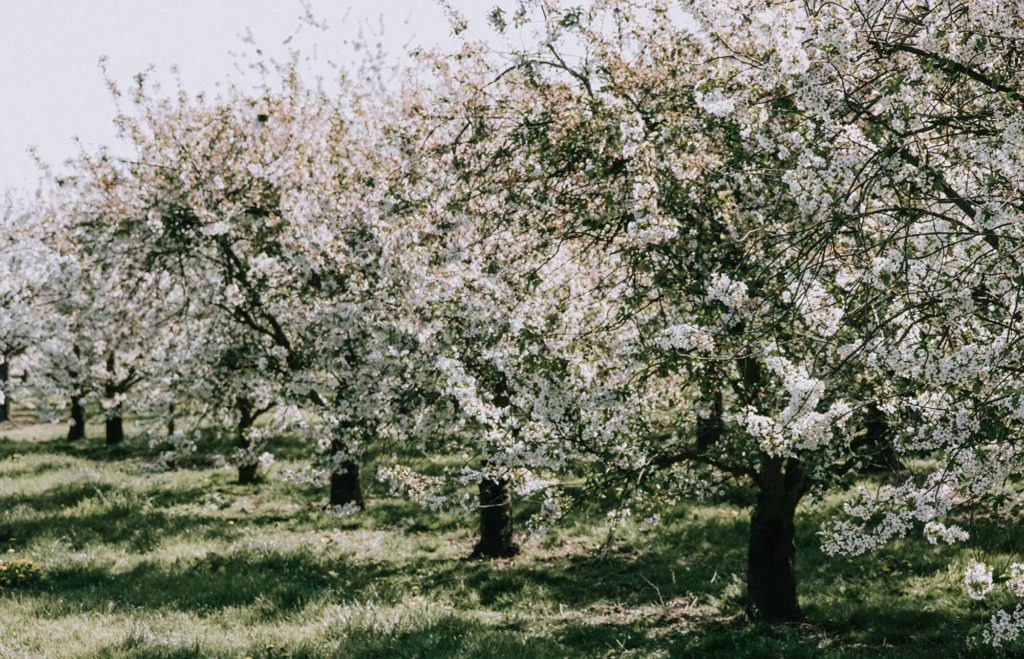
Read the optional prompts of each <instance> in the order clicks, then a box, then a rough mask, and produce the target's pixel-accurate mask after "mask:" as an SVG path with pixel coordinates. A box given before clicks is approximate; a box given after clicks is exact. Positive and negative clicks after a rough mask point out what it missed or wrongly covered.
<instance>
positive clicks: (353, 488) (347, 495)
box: [331, 460, 366, 510]
mask: <svg viewBox="0 0 1024 659" xmlns="http://www.w3.org/2000/svg"><path fill="white" fill-rule="evenodd" d="M341 466H342V467H344V469H345V471H344V473H335V474H331V505H332V506H344V505H347V504H350V503H354V504H355V505H356V506H358V507H359V509H360V510H362V509H363V508H365V507H366V503H365V502H364V501H363V483H362V479H361V478H360V471H361V470H360V466H359V463H358V462H356V461H354V460H347V461H345V462H342V463H341Z"/></svg>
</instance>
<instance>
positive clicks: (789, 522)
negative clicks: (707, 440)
mask: <svg viewBox="0 0 1024 659" xmlns="http://www.w3.org/2000/svg"><path fill="white" fill-rule="evenodd" d="M784 465H785V467H786V470H785V473H784V472H783V466H784ZM758 480H759V482H758V485H759V487H758V492H757V504H756V506H755V507H754V512H753V513H752V514H751V517H750V544H749V546H748V550H747V615H748V616H749V617H750V618H751V619H753V620H761V621H765V622H795V621H800V620H803V614H802V613H801V612H800V606H799V604H798V602H797V596H796V572H795V570H794V564H795V559H796V547H795V546H794V544H793V535H794V532H795V530H796V527H795V524H794V521H793V519H794V514H795V513H796V504H797V502H798V501H799V500H800V496H801V494H802V488H803V477H802V473H801V472H800V467H799V464H798V462H797V461H796V460H793V459H784V458H774V457H769V456H762V458H761V471H760V474H759V479H758Z"/></svg>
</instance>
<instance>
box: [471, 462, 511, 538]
mask: <svg viewBox="0 0 1024 659" xmlns="http://www.w3.org/2000/svg"><path fill="white" fill-rule="evenodd" d="M518 553H519V545H517V544H516V543H514V542H513V541H512V494H511V492H509V489H508V480H507V479H500V480H491V479H489V478H484V479H483V480H481V481H480V540H479V542H477V543H476V547H474V548H473V554H472V556H473V557H474V558H507V557H509V556H515V555H516V554H518Z"/></svg>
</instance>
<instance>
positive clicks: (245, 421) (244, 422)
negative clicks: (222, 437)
mask: <svg viewBox="0 0 1024 659" xmlns="http://www.w3.org/2000/svg"><path fill="white" fill-rule="evenodd" d="M235 405H236V407H237V408H238V446H239V447H240V448H241V449H242V450H243V451H244V450H245V449H247V448H249V446H250V445H251V443H250V442H249V436H248V432H249V428H250V427H251V426H252V424H253V421H255V420H256V418H255V415H254V414H253V413H252V401H250V400H249V399H248V398H246V397H245V396H240V397H239V398H238V400H236V401H235ZM259 468H260V463H258V462H254V463H252V464H248V465H239V466H238V483H239V484H240V485H247V484H249V483H255V482H256V480H257V479H258V478H259V474H258V472H259Z"/></svg>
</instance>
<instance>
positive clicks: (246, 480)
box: [238, 462, 260, 485]
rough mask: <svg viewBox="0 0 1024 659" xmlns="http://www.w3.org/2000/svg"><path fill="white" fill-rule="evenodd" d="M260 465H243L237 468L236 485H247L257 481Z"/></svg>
mask: <svg viewBox="0 0 1024 659" xmlns="http://www.w3.org/2000/svg"><path fill="white" fill-rule="evenodd" d="M259 469H260V463H258V462H257V463H256V464H251V465H244V466H241V467H239V468H238V484H239V485H249V484H251V483H255V482H256V481H257V480H259Z"/></svg>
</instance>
